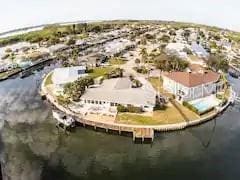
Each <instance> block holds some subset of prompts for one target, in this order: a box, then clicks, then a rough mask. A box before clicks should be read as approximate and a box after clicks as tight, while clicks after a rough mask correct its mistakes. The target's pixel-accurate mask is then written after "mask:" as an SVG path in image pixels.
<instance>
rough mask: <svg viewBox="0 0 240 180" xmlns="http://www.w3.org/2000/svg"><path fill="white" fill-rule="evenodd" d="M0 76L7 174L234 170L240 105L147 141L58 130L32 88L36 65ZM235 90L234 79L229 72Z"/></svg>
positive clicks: (175, 175)
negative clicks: (30, 71) (28, 71)
mask: <svg viewBox="0 0 240 180" xmlns="http://www.w3.org/2000/svg"><path fill="white" fill-rule="evenodd" d="M51 68H52V67H47V68H45V70H44V71H42V72H38V73H37V74H35V75H33V76H30V77H28V78H25V79H19V78H18V79H12V80H7V81H4V82H1V83H0V121H1V144H0V147H1V166H2V170H3V176H4V178H5V179H7V180H10V179H11V180H39V179H42V180H77V179H98V180H100V179H102V180H108V179H119V180H120V179H121V180H122V179H131V180H142V179H160V178H161V179H164V180H166V179H178V180H179V179H190V180H192V179H194V180H205V179H207V180H208V179H209V180H212V179H219V180H222V179H224V180H225V179H227V180H229V179H230V180H232V179H236V180H238V179H239V177H240V171H239V166H240V118H239V117H240V106H239V105H238V104H235V106H231V107H229V108H228V109H227V110H226V112H225V113H224V114H223V115H222V116H219V117H218V118H216V119H215V120H213V121H210V122H208V123H205V124H202V125H200V126H198V127H194V128H189V129H187V130H184V131H178V132H171V133H159V134H157V136H158V137H156V138H155V141H154V143H153V144H152V145H149V144H133V143H132V139H131V138H129V137H121V136H115V135H109V134H105V133H101V132H95V131H92V130H87V129H84V128H81V127H79V128H77V130H76V131H75V132H73V133H72V134H70V135H64V134H63V133H61V132H60V133H59V132H58V131H57V129H56V128H55V121H54V120H53V118H52V116H51V106H50V105H49V104H47V103H46V102H43V101H42V100H41V98H40V96H39V95H38V87H39V83H40V79H41V77H42V75H43V73H45V72H48V71H49V70H50V69H51ZM231 82H232V83H233V84H234V88H236V89H237V90H238V91H239V92H240V82H239V80H233V79H232V80H231Z"/></svg>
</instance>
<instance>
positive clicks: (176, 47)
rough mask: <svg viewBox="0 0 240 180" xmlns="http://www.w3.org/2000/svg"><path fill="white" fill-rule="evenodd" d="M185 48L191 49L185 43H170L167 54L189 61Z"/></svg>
mask: <svg viewBox="0 0 240 180" xmlns="http://www.w3.org/2000/svg"><path fill="white" fill-rule="evenodd" d="M185 48H188V49H191V47H190V46H189V45H188V44H183V43H169V44H168V45H167V46H166V52H167V53H168V54H173V55H176V56H178V57H180V58H182V59H187V58H188V56H187V53H186V52H185V51H184V49H185Z"/></svg>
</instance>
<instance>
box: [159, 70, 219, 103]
mask: <svg viewBox="0 0 240 180" xmlns="http://www.w3.org/2000/svg"><path fill="white" fill-rule="evenodd" d="M162 78H163V88H164V89H165V90H167V91H169V92H170V93H172V94H174V95H176V98H177V100H179V101H181V102H183V101H191V100H194V99H198V98H202V97H205V96H209V95H211V94H215V93H216V92H217V91H218V90H220V89H221V88H222V85H221V83H220V82H219V80H220V74H218V73H215V72H213V71H200V72H191V71H190V72H170V73H165V74H164V75H162Z"/></svg>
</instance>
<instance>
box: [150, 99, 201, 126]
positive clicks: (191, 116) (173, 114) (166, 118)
mask: <svg viewBox="0 0 240 180" xmlns="http://www.w3.org/2000/svg"><path fill="white" fill-rule="evenodd" d="M175 105H176V106H177V108H176V107H175V106H173V105H172V104H170V103H169V105H168V106H167V108H166V109H165V110H164V111H154V113H153V119H155V120H158V122H159V123H160V124H174V123H181V122H186V121H192V120H195V119H198V118H199V116H198V115H197V114H196V113H194V112H192V111H191V110H189V109H187V108H186V107H184V106H182V105H181V104H179V103H177V102H175Z"/></svg>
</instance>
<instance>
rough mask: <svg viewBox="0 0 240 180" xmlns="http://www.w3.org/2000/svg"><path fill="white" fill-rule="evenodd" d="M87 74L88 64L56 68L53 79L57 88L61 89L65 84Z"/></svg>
mask: <svg viewBox="0 0 240 180" xmlns="http://www.w3.org/2000/svg"><path fill="white" fill-rule="evenodd" d="M85 76H87V74H86V66H74V67H65V68H56V69H54V71H53V74H52V81H53V84H54V85H55V88H56V89H57V90H58V91H61V90H63V87H64V85H65V84H67V83H71V82H74V81H76V80H77V79H78V78H80V77H85Z"/></svg>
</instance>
